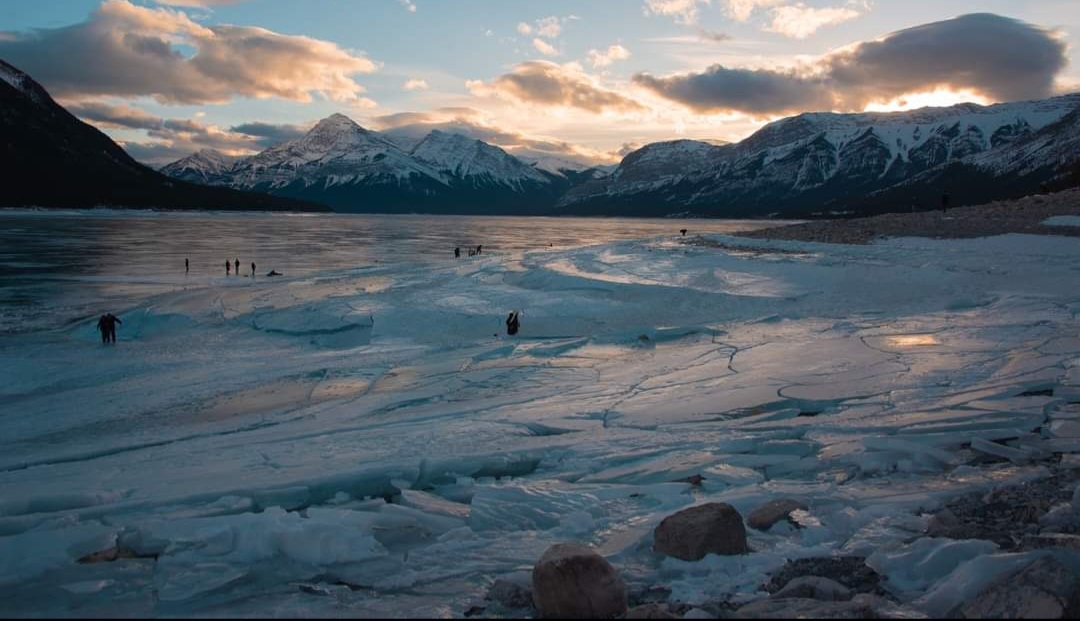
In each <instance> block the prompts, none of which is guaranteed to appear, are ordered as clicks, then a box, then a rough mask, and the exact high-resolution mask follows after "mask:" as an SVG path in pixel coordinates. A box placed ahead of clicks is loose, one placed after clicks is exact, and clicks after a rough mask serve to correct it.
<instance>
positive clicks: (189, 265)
mask: <svg viewBox="0 0 1080 621" xmlns="http://www.w3.org/2000/svg"><path fill="white" fill-rule="evenodd" d="M190 271H191V264H190V263H188V260H187V259H184V274H185V275H186V274H187V273H188V272H190Z"/></svg>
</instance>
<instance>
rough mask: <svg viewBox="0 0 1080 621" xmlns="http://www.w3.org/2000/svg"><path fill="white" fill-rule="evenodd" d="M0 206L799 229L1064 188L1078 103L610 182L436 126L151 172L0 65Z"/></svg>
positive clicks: (928, 123)
mask: <svg viewBox="0 0 1080 621" xmlns="http://www.w3.org/2000/svg"><path fill="white" fill-rule="evenodd" d="M0 129H2V131H3V137H2V138H0V141H2V144H3V149H0V167H2V169H3V170H4V171H5V176H6V178H7V181H5V183H4V185H3V195H2V198H0V204H2V206H29V205H33V206H43V207H86V206H96V205H109V206H118V207H163V208H177V209H270V210H277V209H289V210H324V209H326V208H325V207H323V206H324V205H325V206H329V207H331V208H333V209H334V210H335V211H346V212H422V213H470V214H521V215H525V214H529V215H620V216H671V215H682V216H706V217H808V216H814V215H830V214H838V213H843V214H861V213H876V212H884V211H895V210H903V211H907V210H909V209H923V208H933V207H936V206H937V205H938V201H939V199H940V197H941V195H942V194H943V193H944V192H948V193H950V195H951V196H952V197H953V204H956V205H964V204H975V203H981V202H985V201H989V200H995V199H1001V198H1009V197H1012V196H1019V195H1023V194H1027V193H1031V192H1033V191H1038V190H1041V189H1056V188H1057V187H1060V186H1065V185H1068V184H1073V185H1075V184H1078V183H1080V93H1074V94H1070V95H1063V96H1060V97H1054V98H1051V99H1045V100H1040V101H1029V102H1015V103H1002V104H995V105H991V106H979V105H975V104H961V105H957V106H951V107H946V108H923V109H920V110H912V111H906V112H892V113H859V114H837V113H807V114H801V115H798V116H794V117H790V118H786V119H782V120H779V121H776V122H773V123H770V124H768V125H766V126H764V127H763V128H761V129H760V130H758V131H757V132H755V133H754V134H753V135H751V136H749V137H748V138H746V139H745V140H742V141H741V142H738V143H732V144H715V143H711V142H703V141H694V140H677V141H672V142H660V143H654V144H649V145H646V146H644V147H642V148H640V149H638V150H636V151H634V152H632V153H630V154H628V155H627V156H626V157H625V158H624V159H623V160H622V162H621V163H620V164H619V165H618V166H617V167H615V168H614V169H609V168H604V167H588V166H583V165H581V164H580V163H576V162H573V161H571V160H562V159H559V158H557V157H552V156H551V155H550V154H539V155H538V156H537V157H528V154H519V155H522V157H518V156H515V155H513V154H510V153H508V152H506V151H504V150H503V149H501V148H499V147H497V146H493V145H491V144H487V143H485V142H482V141H479V140H475V139H473V138H471V137H469V136H466V135H464V134H462V133H458V132H456V131H453V130H449V129H440V130H434V131H426V130H423V129H421V128H420V127H411V128H398V129H394V130H388V131H385V132H377V131H372V130H369V129H365V128H363V127H361V126H360V125H358V124H357V123H355V122H354V121H352V120H351V119H349V118H348V117H346V116H344V115H341V114H335V115H332V116H330V117H328V118H326V119H323V120H322V121H320V122H319V123H317V124H316V125H315V126H314V127H313V128H312V129H311V130H310V131H308V132H307V133H306V134H305V135H303V136H301V137H300V138H297V139H295V140H291V141H288V142H284V143H282V144H279V145H276V146H273V147H270V148H269V149H266V150H265V151H263V152H261V153H258V154H255V155H251V156H246V157H228V156H225V155H222V154H220V153H216V152H214V151H200V152H198V153H195V154H193V155H191V156H188V157H185V158H183V159H181V160H179V161H177V162H174V163H172V164H169V165H167V166H165V167H164V168H162V169H161V171H160V172H158V171H154V170H151V169H149V168H147V167H146V166H143V165H142V164H139V163H138V162H136V161H135V160H133V159H132V158H131V157H130V156H129V155H128V154H127V153H125V152H124V150H123V149H122V148H121V147H119V146H118V145H117V144H116V143H114V142H113V141H112V140H110V139H109V138H108V137H107V136H105V134H103V133H101V132H100V131H98V130H97V129H94V128H93V127H91V126H89V125H87V124H85V123H83V122H81V121H79V120H78V119H76V118H75V117H74V116H72V115H71V114H70V113H68V112H67V111H66V110H64V108H63V107H61V106H60V105H58V104H57V103H56V102H55V101H53V99H52V98H51V97H50V96H49V94H48V93H47V92H46V91H45V89H44V88H42V87H41V86H40V85H39V84H38V83H37V82H35V81H34V80H33V79H31V78H30V76H28V75H26V74H25V73H23V72H21V71H19V70H18V69H16V68H14V67H12V66H11V65H9V64H7V63H5V62H3V61H0Z"/></svg>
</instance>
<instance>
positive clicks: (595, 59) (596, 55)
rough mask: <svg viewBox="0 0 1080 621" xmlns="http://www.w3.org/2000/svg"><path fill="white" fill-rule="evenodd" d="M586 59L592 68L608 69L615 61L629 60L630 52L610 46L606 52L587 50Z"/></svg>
mask: <svg viewBox="0 0 1080 621" xmlns="http://www.w3.org/2000/svg"><path fill="white" fill-rule="evenodd" d="M588 58H589V62H590V63H592V66H593V67H608V66H610V65H611V64H612V63H614V62H616V61H619V60H626V59H627V58H630V50H628V49H626V48H625V47H623V46H621V45H612V46H609V47H608V49H606V50H589V54H588Z"/></svg>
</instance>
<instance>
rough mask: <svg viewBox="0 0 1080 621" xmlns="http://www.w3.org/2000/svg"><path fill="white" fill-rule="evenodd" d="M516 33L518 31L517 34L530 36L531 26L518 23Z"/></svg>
mask: <svg viewBox="0 0 1080 621" xmlns="http://www.w3.org/2000/svg"><path fill="white" fill-rule="evenodd" d="M517 31H518V34H523V35H531V34H532V26H530V25H528V24H526V23H525V22H520V23H518V25H517Z"/></svg>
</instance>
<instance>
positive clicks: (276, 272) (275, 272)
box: [266, 270, 284, 277]
mask: <svg viewBox="0 0 1080 621" xmlns="http://www.w3.org/2000/svg"><path fill="white" fill-rule="evenodd" d="M266 275H267V276H270V277H273V276H284V274H282V273H281V272H279V271H277V270H270V271H269V272H267V273H266Z"/></svg>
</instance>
